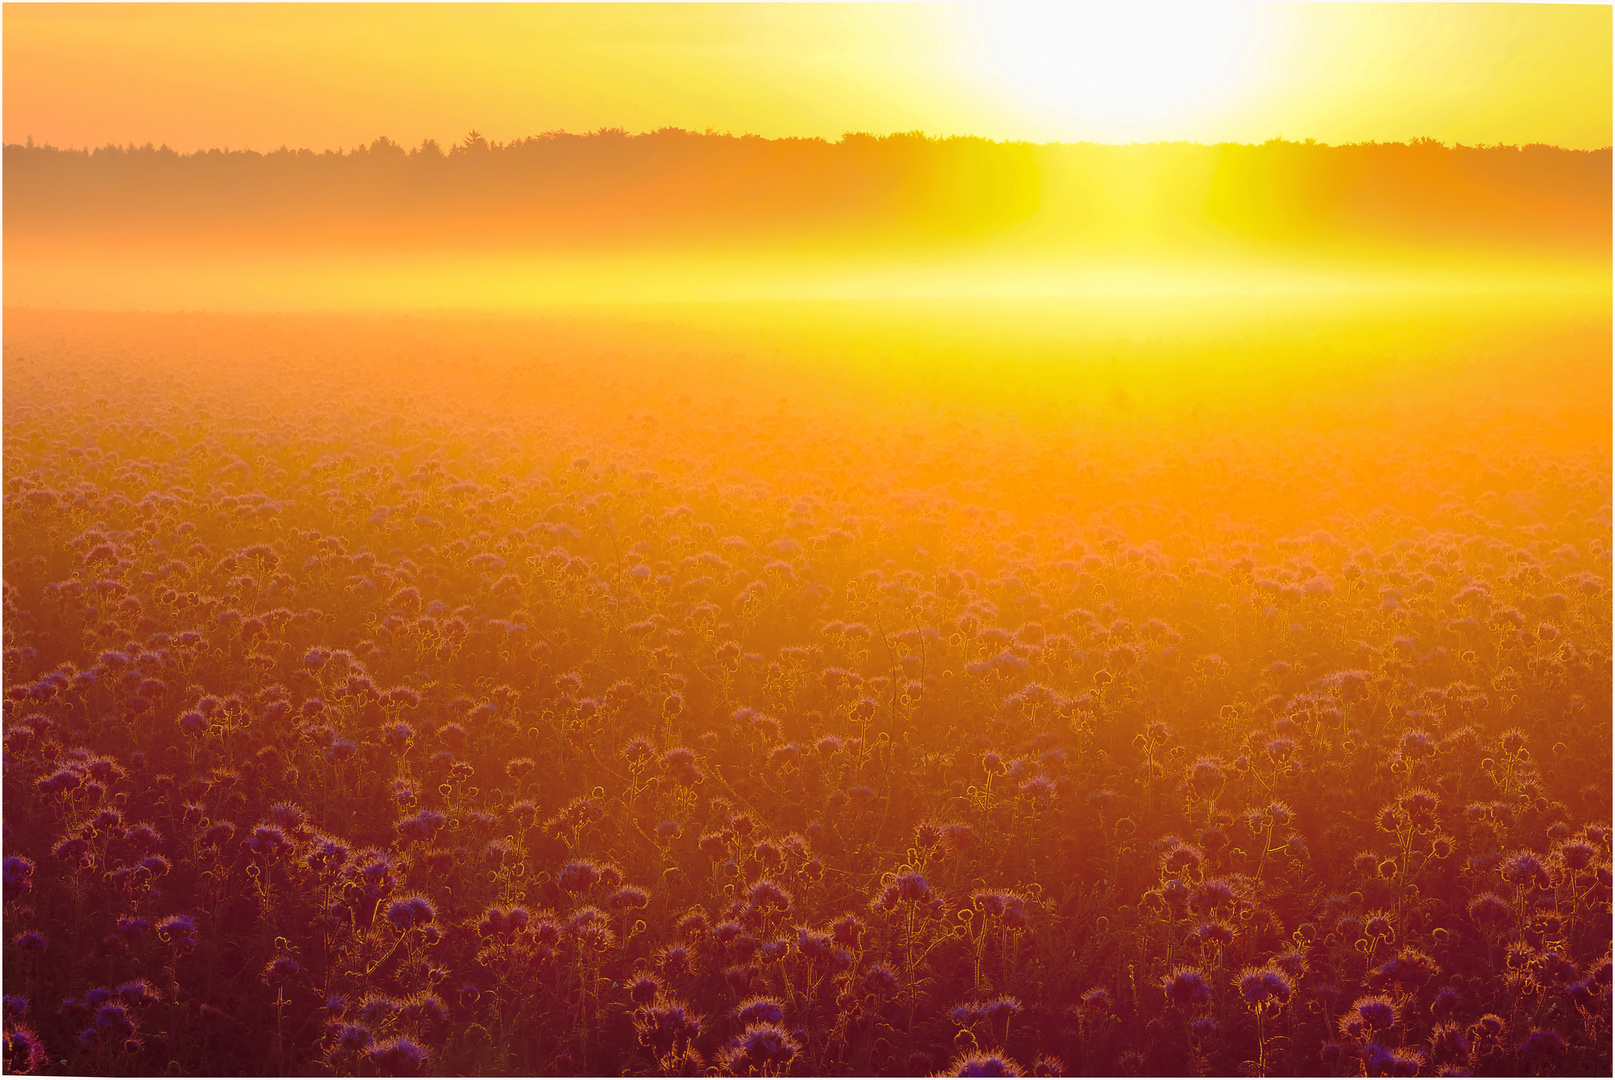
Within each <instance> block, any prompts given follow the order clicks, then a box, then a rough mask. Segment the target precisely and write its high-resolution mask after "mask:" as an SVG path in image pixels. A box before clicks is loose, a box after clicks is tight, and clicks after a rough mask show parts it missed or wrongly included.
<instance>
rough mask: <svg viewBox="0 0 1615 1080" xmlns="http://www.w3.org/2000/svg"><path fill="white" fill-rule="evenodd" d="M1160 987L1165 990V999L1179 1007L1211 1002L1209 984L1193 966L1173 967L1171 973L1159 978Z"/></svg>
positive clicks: (1183, 1007)
mask: <svg viewBox="0 0 1615 1080" xmlns="http://www.w3.org/2000/svg"><path fill="white" fill-rule="evenodd" d="M1161 989H1162V990H1164V991H1165V992H1166V998H1167V1000H1168V1001H1170V1002H1171V1003H1172V1004H1174V1005H1176V1006H1177V1007H1178V1008H1180V1009H1186V1008H1189V1007H1191V1006H1199V1005H1209V1004H1210V1003H1211V984H1210V983H1209V982H1207V981H1206V977H1205V975H1203V974H1202V973H1201V972H1199V971H1198V970H1196V969H1195V968H1190V967H1177V968H1173V969H1172V972H1171V974H1169V975H1167V976H1166V978H1164V979H1162V980H1161Z"/></svg>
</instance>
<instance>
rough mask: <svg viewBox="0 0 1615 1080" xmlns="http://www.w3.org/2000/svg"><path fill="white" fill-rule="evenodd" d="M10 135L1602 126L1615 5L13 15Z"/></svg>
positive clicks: (49, 138)
mask: <svg viewBox="0 0 1615 1080" xmlns="http://www.w3.org/2000/svg"><path fill="white" fill-rule="evenodd" d="M4 29H5V73H4V80H5V86H4V89H5V102H4V125H5V131H4V137H5V140H6V141H7V142H21V141H22V140H23V139H24V138H25V137H28V136H32V137H33V138H34V139H35V140H36V141H40V142H51V143H54V144H56V145H58V146H86V145H101V144H104V143H108V142H117V143H129V142H137V143H144V142H147V141H152V142H157V143H167V144H168V145H170V146H172V147H174V148H176V149H180V150H194V149H199V148H207V147H214V146H228V147H234V148H241V147H247V148H252V149H263V150H268V149H273V148H275V147H278V146H281V145H290V146H294V147H312V148H315V149H328V148H338V147H351V146H354V145H356V144H358V143H361V142H369V141H370V140H372V139H374V138H375V137H376V136H378V135H387V136H389V137H391V138H393V139H396V140H398V141H400V142H404V143H406V144H411V145H413V144H415V143H418V142H419V141H420V140H421V139H423V138H435V139H437V140H439V141H440V142H444V143H451V142H454V141H457V140H459V139H460V138H461V137H463V136H464V134H465V133H466V132H467V131H468V130H470V129H472V128H477V129H480V130H481V131H482V132H483V133H484V134H485V135H487V136H488V137H490V138H493V139H498V140H506V139H511V138H517V137H522V136H526V135H531V134H537V133H539V132H543V131H546V130H553V129H558V128H560V129H566V130H570V131H589V130H594V129H596V128H600V127H624V128H627V129H628V130H630V131H642V130H650V129H654V128H658V127H663V126H676V127H683V128H689V129H694V130H702V129H706V128H713V129H717V130H720V131H731V132H734V133H736V134H741V133H747V132H750V133H755V134H760V135H765V136H769V137H779V136H793V135H795V136H822V137H827V138H832V139H833V138H836V137H838V136H839V135H840V134H841V133H842V132H845V131H871V132H876V133H884V132H890V131H912V130H923V131H925V132H928V133H930V134H976V135H984V136H987V137H990V138H999V139H1004V138H1016V139H1034V140H1039V141H1052V140H1093V141H1102V142H1128V141H1154V140H1161V139H1189V140H1194V141H1200V142H1215V141H1240V142H1260V141H1263V140H1265V139H1268V138H1270V137H1273V136H1275V135H1282V136H1285V137H1287V138H1292V139H1299V138H1307V137H1311V138H1316V139H1318V140H1320V141H1322V142H1330V143H1339V142H1360V141H1367V140H1378V141H1401V140H1406V139H1409V138H1414V137H1418V136H1425V135H1428V136H1433V137H1435V138H1437V139H1441V140H1443V141H1445V142H1463V143H1469V144H1475V143H1486V144H1491V143H1497V142H1504V143H1527V142H1548V143H1555V144H1558V145H1561V146H1568V147H1576V148H1591V147H1601V146H1608V145H1610V143H1611V137H1610V129H1611V75H1610V72H1611V8H1610V7H1609V6H1608V5H1585V6H1581V5H1531V4H1518V5H1510V4H1489V5H1478V4H1477V5H1469V4H1387V5H1366V4H1364V5H1358V4H1296V5H1237V4H1229V5H1222V4H1189V5H1173V4H1150V3H1128V4H1117V5H1107V4H1082V5H1074V4H1073V5H1055V4H1000V5H990V6H988V5H928V4H913V5H814V4H802V5H738V4H736V5H628V4H622V5H431V4H426V5H385V4H381V5H318V4H307V5H304V4H294V5H87V4H86V5H79V4H70V5H50V4H17V3H8V4H6V5H5V8H4Z"/></svg>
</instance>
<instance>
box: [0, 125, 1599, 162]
mask: <svg viewBox="0 0 1615 1080" xmlns="http://www.w3.org/2000/svg"><path fill="white" fill-rule="evenodd" d="M673 136H676V137H687V138H698V139H715V140H727V141H731V142H763V143H819V144H821V145H824V146H846V145H848V144H849V143H858V142H866V141H867V142H877V143H889V142H897V141H912V142H923V143H948V142H972V143H984V144H987V145H991V146H1023V147H1067V146H1070V147H1076V146H1082V147H1106V148H1117V149H1123V148H1130V147H1141V146H1199V147H1207V148H1219V147H1230V146H1237V147H1248V148H1252V149H1256V148H1261V147H1271V146H1295V147H1306V148H1310V149H1320V150H1336V149H1352V148H1360V147H1405V148H1409V149H1427V150H1433V149H1437V148H1439V149H1442V150H1493V151H1496V150H1515V151H1524V150H1544V149H1546V150H1557V151H1561V152H1564V153H1572V154H1599V153H1608V152H1610V151H1611V149H1612V146H1611V145H1610V144H1606V145H1604V146H1598V147H1588V148H1577V147H1569V146H1560V145H1559V144H1557V143H1545V142H1529V143H1504V142H1501V141H1499V142H1497V143H1491V144H1488V143H1462V142H1457V141H1454V142H1452V143H1446V142H1443V141H1442V140H1440V139H1437V138H1435V137H1433V136H1430V135H1420V136H1414V137H1411V138H1408V139H1402V140H1387V141H1383V142H1382V141H1379V140H1376V139H1369V140H1366V141H1363V142H1344V143H1326V142H1320V141H1318V140H1317V139H1313V138H1309V137H1303V138H1297V139H1291V138H1288V137H1286V136H1284V135H1275V136H1272V137H1270V138H1268V139H1266V140H1263V141H1262V142H1240V141H1238V140H1233V139H1226V140H1220V141H1216V142H1202V141H1199V140H1195V139H1156V140H1152V141H1147V142H1144V141H1131V142H1096V141H1093V140H1086V139H1083V140H1074V141H1067V140H1051V141H1046V142H1038V141H1034V140H1030V139H993V138H990V137H988V136H985V135H956V134H955V135H930V134H927V133H926V132H925V131H923V130H918V129H916V130H910V131H892V132H888V133H886V134H884V135H877V134H874V133H872V132H869V131H846V132H843V133H842V135H841V137H840V138H839V139H835V140H831V139H827V138H824V137H823V136H818V135H807V136H799V135H785V136H777V137H769V136H766V135H757V134H753V133H749V132H748V133H744V134H740V135H735V134H733V133H732V132H729V131H717V130H715V129H713V128H705V129H703V130H700V131H697V130H694V129H690V128H681V127H676V126H671V125H669V126H665V127H660V128H654V129H650V130H646V131H639V132H630V131H629V130H627V129H626V128H622V127H600V128H596V129H595V130H593V131H577V132H574V131H568V130H567V129H565V128H552V129H550V130H547V131H543V132H539V133H537V134H534V135H525V136H520V137H517V138H513V139H510V140H507V141H505V142H499V141H497V140H491V139H488V138H486V137H485V136H483V135H482V133H481V132H480V131H479V130H478V129H476V128H473V129H471V130H470V131H469V132H467V134H466V136H465V137H464V139H462V140H461V141H460V142H456V143H451V144H449V146H448V147H447V148H445V147H444V146H443V145H442V144H441V143H440V142H438V140H436V139H432V138H423V139H422V140H421V142H420V144H419V145H418V146H414V147H411V146H408V145H407V144H404V143H400V142H397V141H396V140H394V139H393V138H391V137H390V136H388V135H378V136H377V137H376V138H375V139H374V140H372V141H371V142H369V143H362V142H361V143H357V144H355V145H353V146H352V147H347V148H344V147H341V146H338V147H336V148H334V149H331V148H327V149H324V150H315V149H313V148H311V147H306V146H302V147H297V148H295V149H293V148H292V147H291V146H290V145H288V144H286V143H282V144H281V145H280V146H278V147H276V148H275V149H273V150H256V149H253V148H250V147H239V148H235V149H232V148H230V147H229V146H213V147H207V148H205V149H204V148H199V149H196V150H188V151H187V150H175V149H173V148H172V147H170V146H169V145H168V144H167V143H166V142H164V143H161V144H156V143H153V142H152V141H151V140H150V139H148V140H146V142H144V143H137V142H135V141H133V140H131V141H129V142H128V143H118V142H106V143H102V144H99V145H95V146H91V145H85V146H57V145H55V144H54V143H51V142H49V141H45V142H37V143H36V142H35V141H34V137H33V136H32V135H28V136H26V137H25V139H24V141H23V142H3V143H0V147H3V149H5V150H12V149H17V150H53V151H56V152H57V153H64V154H94V153H98V152H105V151H116V152H119V153H140V152H151V153H161V154H172V155H174V156H175V157H199V156H211V155H214V154H242V155H258V156H261V157H268V156H271V155H274V154H293V155H297V156H303V155H305V154H306V155H310V156H314V157H326V156H330V157H348V156H353V155H357V154H368V153H375V152H378V151H390V150H393V149H397V150H401V151H403V152H404V154H406V155H407V156H410V157H415V156H417V155H428V156H430V155H432V154H433V153H434V152H435V153H437V154H445V155H446V154H450V153H455V152H459V153H466V152H472V151H481V150H489V151H497V150H506V149H512V148H519V147H523V146H527V145H531V144H533V143H542V142H548V141H558V140H561V139H625V140H626V139H645V138H656V137H673Z"/></svg>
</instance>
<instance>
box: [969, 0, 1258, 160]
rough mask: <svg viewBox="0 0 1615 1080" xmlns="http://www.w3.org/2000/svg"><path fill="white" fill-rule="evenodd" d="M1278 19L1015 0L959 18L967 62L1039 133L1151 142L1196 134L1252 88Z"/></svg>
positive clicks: (1167, 6) (1208, 6)
mask: <svg viewBox="0 0 1615 1080" xmlns="http://www.w3.org/2000/svg"><path fill="white" fill-rule="evenodd" d="M1270 16H1271V13H1270V12H1268V11H1264V10H1263V9H1262V8H1260V7H1258V6H1255V5H1246V4H1218V3H1203V4H1202V3H1091V4H1089V3H1072V4H1058V3H1005V4H990V5H970V6H969V7H967V8H963V9H960V10H958V11H957V13H956V15H955V19H956V27H957V30H958V32H959V34H960V38H959V46H960V50H961V54H962V59H963V60H964V62H965V64H966V66H967V67H969V68H970V69H972V71H973V74H974V76H975V78H976V79H977V80H979V81H980V82H982V83H984V84H986V85H987V86H988V87H990V88H991V90H992V91H993V92H995V93H997V94H998V95H1001V96H1002V97H1003V98H1005V99H1006V100H1005V101H1004V102H1003V104H1004V106H1005V108H1007V109H1008V110H1010V111H1012V112H1014V113H1017V114H1019V115H1020V116H1022V117H1023V118H1024V120H1023V123H1025V124H1027V125H1029V126H1031V127H1034V128H1036V129H1037V130H1038V131H1039V132H1040V135H1039V137H1060V138H1075V139H1092V140H1096V141H1107V142H1129V141H1138V142H1144V141H1154V140H1159V139H1173V138H1185V137H1191V133H1192V131H1193V130H1197V129H1199V128H1201V127H1202V126H1203V124H1204V122H1205V121H1206V120H1207V119H1208V118H1211V117H1215V116H1216V115H1217V114H1219V113H1225V112H1227V111H1228V110H1229V109H1230V108H1231V107H1233V106H1235V105H1237V104H1238V102H1239V101H1240V100H1241V99H1243V98H1244V97H1246V96H1247V95H1248V94H1250V93H1251V92H1253V91H1254V90H1255V89H1256V88H1257V86H1258V85H1259V83H1260V82H1261V81H1262V77H1263V76H1264V74H1265V69H1266V67H1267V60H1268V58H1269V57H1270V56H1271V54H1272V52H1273V50H1272V46H1271V38H1272V37H1273V36H1274V35H1273V30H1274V27H1275V23H1276V20H1274V19H1273V18H1272V17H1270ZM1051 129H1052V130H1051ZM1045 132H1046V133H1047V134H1042V133H1045Z"/></svg>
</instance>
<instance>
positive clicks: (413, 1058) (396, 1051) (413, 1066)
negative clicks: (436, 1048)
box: [369, 1038, 431, 1076]
mask: <svg viewBox="0 0 1615 1080" xmlns="http://www.w3.org/2000/svg"><path fill="white" fill-rule="evenodd" d="M430 1056H431V1052H430V1051H429V1050H427V1049H426V1047H424V1046H421V1045H420V1044H419V1043H417V1042H414V1041H413V1040H411V1039H405V1038H397V1039H388V1040H387V1041H386V1042H381V1043H377V1044H376V1045H374V1046H372V1047H371V1048H370V1053H369V1057H370V1063H371V1064H372V1065H374V1066H375V1067H376V1069H377V1071H379V1072H382V1073H391V1074H393V1075H402V1076H408V1075H410V1074H413V1073H417V1072H419V1071H420V1070H421V1068H422V1067H423V1066H424V1065H425V1064H426V1059H427V1058H429V1057H430Z"/></svg>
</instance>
